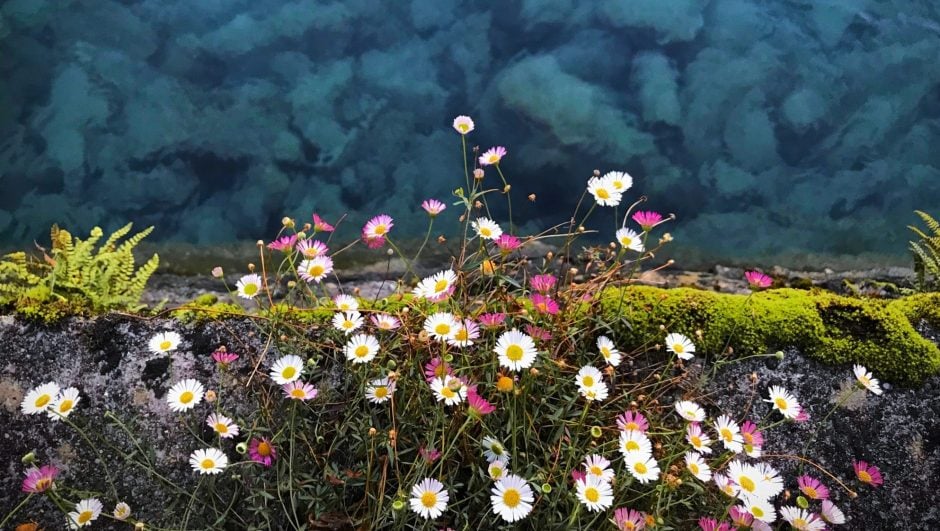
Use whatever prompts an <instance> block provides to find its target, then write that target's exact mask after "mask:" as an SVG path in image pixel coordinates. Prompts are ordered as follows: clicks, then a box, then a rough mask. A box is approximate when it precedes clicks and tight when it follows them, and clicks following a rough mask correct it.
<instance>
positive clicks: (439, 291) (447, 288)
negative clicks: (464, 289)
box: [412, 269, 457, 301]
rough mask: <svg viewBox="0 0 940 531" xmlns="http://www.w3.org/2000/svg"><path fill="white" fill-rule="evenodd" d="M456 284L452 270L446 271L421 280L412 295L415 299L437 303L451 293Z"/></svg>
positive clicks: (455, 276) (455, 275)
mask: <svg viewBox="0 0 940 531" xmlns="http://www.w3.org/2000/svg"><path fill="white" fill-rule="evenodd" d="M456 283H457V274H456V273H454V270H453V269H448V270H446V271H440V272H438V273H435V274H433V275H431V276H429V277H427V278H425V279H423V280H422V281H421V282H419V283H418V286H417V287H415V289H414V290H413V291H412V293H413V294H414V296H415V297H421V298H423V299H428V300H431V301H438V300H441V299H443V298H444V297H446V296H448V295H449V294H450V293H451V292H453V290H454V286H455V285H456Z"/></svg>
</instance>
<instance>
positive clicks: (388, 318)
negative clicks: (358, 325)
mask: <svg viewBox="0 0 940 531" xmlns="http://www.w3.org/2000/svg"><path fill="white" fill-rule="evenodd" d="M370 319H371V320H372V324H374V325H375V327H376V328H378V329H379V330H395V329H397V328H398V327H400V326H401V321H399V320H398V318H397V317H394V316H392V315H389V314H387V313H377V314H373V315H372V317H370Z"/></svg>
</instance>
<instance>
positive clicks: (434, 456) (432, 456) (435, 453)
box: [418, 446, 441, 464]
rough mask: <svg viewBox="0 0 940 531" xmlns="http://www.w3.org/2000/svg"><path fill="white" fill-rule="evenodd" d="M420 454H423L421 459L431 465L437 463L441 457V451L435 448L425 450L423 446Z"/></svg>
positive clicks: (419, 451)
mask: <svg viewBox="0 0 940 531" xmlns="http://www.w3.org/2000/svg"><path fill="white" fill-rule="evenodd" d="M418 453H419V454H421V457H422V458H423V459H424V460H425V461H427V462H428V463H429V464H430V463H433V462H434V461H437V460H438V458H440V457H441V451H440V450H436V449H434V448H430V449H428V448H425V447H424V446H422V447H421V448H419V449H418Z"/></svg>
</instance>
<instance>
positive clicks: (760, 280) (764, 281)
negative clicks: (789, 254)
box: [744, 271, 774, 290]
mask: <svg viewBox="0 0 940 531" xmlns="http://www.w3.org/2000/svg"><path fill="white" fill-rule="evenodd" d="M744 278H745V279H747V284H748V285H749V286H750V287H751V289H753V290H758V289H764V288H769V287H770V285H771V284H773V283H774V280H773V279H772V278H770V277H768V276H767V275H765V274H763V273H761V272H760V271H745V272H744Z"/></svg>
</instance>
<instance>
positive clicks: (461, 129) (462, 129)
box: [457, 124, 470, 133]
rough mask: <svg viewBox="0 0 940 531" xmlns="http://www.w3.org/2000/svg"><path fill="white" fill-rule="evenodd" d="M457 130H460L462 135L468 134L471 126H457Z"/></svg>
mask: <svg viewBox="0 0 940 531" xmlns="http://www.w3.org/2000/svg"><path fill="white" fill-rule="evenodd" d="M457 129H459V130H460V132H461V133H466V132H468V131H469V130H470V126H469V125H467V124H457Z"/></svg>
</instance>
